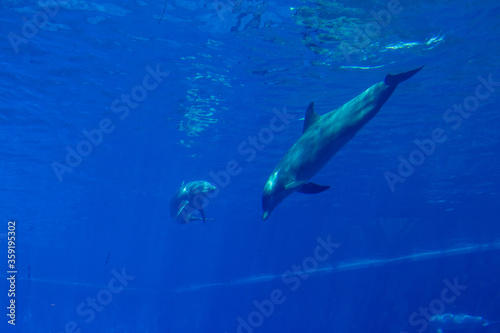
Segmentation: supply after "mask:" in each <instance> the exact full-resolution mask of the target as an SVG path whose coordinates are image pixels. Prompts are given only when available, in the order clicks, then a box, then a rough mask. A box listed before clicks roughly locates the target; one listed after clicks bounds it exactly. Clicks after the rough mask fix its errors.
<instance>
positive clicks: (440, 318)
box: [429, 313, 498, 333]
mask: <svg viewBox="0 0 500 333" xmlns="http://www.w3.org/2000/svg"><path fill="white" fill-rule="evenodd" d="M429 323H430V324H431V326H432V327H434V328H435V329H436V330H437V332H438V333H443V332H444V331H447V330H464V329H471V328H480V327H485V326H489V325H493V324H498V322H491V321H488V320H486V319H484V318H483V317H474V316H469V315H466V314H463V313H459V314H453V313H444V314H440V315H435V316H432V317H431V319H430V320H429Z"/></svg>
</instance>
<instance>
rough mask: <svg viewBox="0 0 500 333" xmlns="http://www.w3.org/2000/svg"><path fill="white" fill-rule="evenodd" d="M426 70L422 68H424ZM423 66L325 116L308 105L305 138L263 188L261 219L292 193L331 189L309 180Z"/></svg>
mask: <svg viewBox="0 0 500 333" xmlns="http://www.w3.org/2000/svg"><path fill="white" fill-rule="evenodd" d="M422 67H423V66H422ZM422 67H420V68H417V69H414V70H412V71H409V72H404V73H400V74H397V75H391V74H389V75H387V76H386V77H385V80H384V81H383V82H379V83H377V84H375V85H373V86H371V87H370V88H368V89H367V90H365V91H364V92H363V93H362V94H360V95H359V96H357V97H355V98H354V99H352V100H351V101H349V102H347V103H346V104H344V105H343V106H341V107H340V108H338V109H336V110H333V111H331V112H329V113H327V114H324V115H318V114H316V113H315V112H314V103H311V104H309V107H308V108H307V112H306V117H305V121H304V131H303V134H302V136H301V137H300V138H299V139H298V140H297V142H295V144H294V145H293V146H292V148H290V149H289V150H288V152H287V153H286V154H285V156H283V158H282V159H281V161H280V162H279V163H278V165H277V166H276V168H275V169H274V171H273V173H272V174H271V176H270V177H269V179H268V181H267V183H266V185H265V186H264V193H263V194H262V207H263V209H264V215H263V216H262V219H263V220H265V219H267V218H268V217H269V215H270V214H271V212H272V211H273V209H274V208H276V206H277V205H278V204H279V203H280V202H281V201H283V199H285V198H286V197H287V196H289V195H290V194H291V193H293V192H295V191H297V192H301V193H319V192H323V191H325V190H327V189H329V188H330V186H321V185H317V184H314V183H308V182H307V181H308V180H309V179H310V178H311V177H313V176H314V175H315V174H316V173H317V172H318V171H319V170H321V168H322V167H323V166H324V165H325V164H326V163H327V162H328V161H329V160H330V159H331V158H332V157H333V156H334V155H335V154H336V153H337V152H338V151H339V150H340V149H341V148H342V147H343V146H344V145H345V144H346V143H347V142H349V140H351V139H352V138H353V137H354V136H355V135H356V133H358V131H359V130H360V129H361V128H362V127H363V126H364V125H365V124H366V123H368V121H370V119H372V118H373V117H374V116H375V115H376V114H377V112H378V111H379V110H380V108H381V107H382V105H384V103H385V102H386V101H387V100H388V99H389V97H390V96H391V95H392V93H393V92H394V90H395V89H396V87H397V86H398V84H399V83H401V82H403V81H405V80H407V79H409V78H410V77H412V76H413V75H415V74H416V73H418V71H420V70H421V69H422Z"/></svg>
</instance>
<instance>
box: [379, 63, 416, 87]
mask: <svg viewBox="0 0 500 333" xmlns="http://www.w3.org/2000/svg"><path fill="white" fill-rule="evenodd" d="M424 66H425V65H424ZM424 66H422V67H419V68H417V69H414V70H411V71H408V72H404V73H399V74H396V75H392V74H388V75H387V76H386V77H385V79H384V83H385V84H386V85H388V86H397V85H398V84H400V83H401V82H403V81H406V80H408V79H409V78H411V77H412V76H413V75H415V74H417V73H418V72H420V70H421V69H422V68H424Z"/></svg>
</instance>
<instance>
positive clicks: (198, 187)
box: [170, 180, 216, 224]
mask: <svg viewBox="0 0 500 333" xmlns="http://www.w3.org/2000/svg"><path fill="white" fill-rule="evenodd" d="M215 190H216V187H215V186H214V185H212V184H210V183H209V182H206V181H202V180H197V181H193V182H189V183H187V184H184V182H182V185H181V187H180V188H179V189H178V190H177V191H176V192H175V194H174V196H173V197H172V200H170V214H171V215H172V217H173V218H174V220H175V221H177V222H179V223H182V224H184V223H189V222H191V221H192V220H203V222H205V221H207V220H210V219H207V218H206V217H205V211H204V210H203V208H204V207H205V206H206V204H207V200H208V199H207V196H208V194H210V193H212V192H214V191H215ZM196 211H199V212H200V214H201V219H200V218H199V217H195V216H193V213H194V212H196Z"/></svg>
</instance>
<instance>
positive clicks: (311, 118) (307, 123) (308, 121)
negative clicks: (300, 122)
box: [302, 102, 319, 133]
mask: <svg viewBox="0 0 500 333" xmlns="http://www.w3.org/2000/svg"><path fill="white" fill-rule="evenodd" d="M318 118H319V116H318V115H317V114H316V112H314V102H312V103H311V104H309V106H308V107H307V111H306V118H305V120H304V130H303V131H302V133H305V132H306V131H307V129H308V128H309V127H311V125H312V124H314V123H315V122H316V121H317V120H318Z"/></svg>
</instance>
